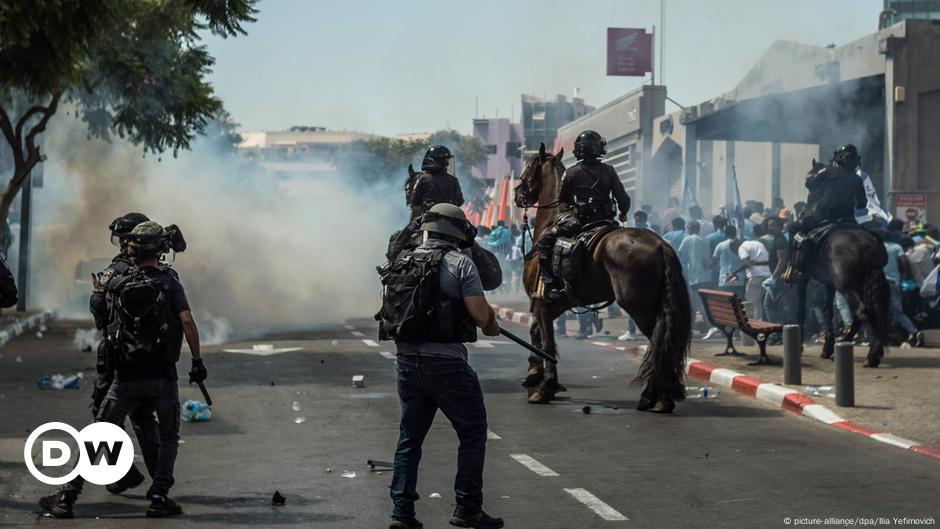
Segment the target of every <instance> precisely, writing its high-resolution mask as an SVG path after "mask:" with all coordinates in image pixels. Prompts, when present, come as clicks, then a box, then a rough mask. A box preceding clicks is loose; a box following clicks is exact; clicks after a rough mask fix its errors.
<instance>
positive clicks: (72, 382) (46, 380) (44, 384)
mask: <svg viewBox="0 0 940 529" xmlns="http://www.w3.org/2000/svg"><path fill="white" fill-rule="evenodd" d="M84 377H85V375H83V374H82V373H75V374H74V375H68V376H66V375H62V374H60V373H56V374H54V375H43V376H41V377H39V378H38V379H37V380H36V385H37V386H39V389H79V388H81V385H82V379H83V378H84Z"/></svg>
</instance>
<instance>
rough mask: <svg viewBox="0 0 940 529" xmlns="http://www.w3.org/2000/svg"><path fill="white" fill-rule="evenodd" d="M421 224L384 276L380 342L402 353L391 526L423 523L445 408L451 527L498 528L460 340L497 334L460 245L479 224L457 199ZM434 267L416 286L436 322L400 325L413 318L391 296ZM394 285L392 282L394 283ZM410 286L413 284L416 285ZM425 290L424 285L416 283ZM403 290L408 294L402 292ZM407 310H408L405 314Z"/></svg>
mask: <svg viewBox="0 0 940 529" xmlns="http://www.w3.org/2000/svg"><path fill="white" fill-rule="evenodd" d="M420 229H421V230H422V231H424V232H426V233H427V239H426V242H424V243H423V244H422V245H421V246H419V247H418V248H417V249H415V250H414V251H413V252H412V251H405V252H404V253H403V254H402V255H401V256H400V257H399V259H398V260H396V262H395V263H393V265H392V267H391V271H390V274H391V275H389V276H386V277H385V278H383V283H385V287H386V290H385V292H386V294H385V300H383V309H382V312H380V313H379V319H380V321H381V322H382V325H381V326H380V328H381V329H382V330H381V336H380V338H382V339H394V340H395V345H396V348H397V352H398V395H399V398H400V400H401V424H400V436H399V439H398V448H397V449H396V451H395V469H394V474H393V476H392V485H391V497H392V503H393V510H392V519H393V520H392V523H391V525H390V526H389V527H390V529H415V528H419V527H422V525H421V522H419V521H418V520H417V519H416V518H415V508H414V503H415V501H416V500H417V499H418V492H417V490H416V488H417V482H418V464H419V463H420V461H421V445H422V444H423V443H424V438H425V436H426V435H427V433H428V430H429V429H430V428H431V423H432V422H433V421H434V416H435V414H436V413H437V410H438V409H440V410H441V411H442V412H443V413H444V415H445V416H446V417H447V418H448V419H449V420H450V422H451V425H452V426H453V428H454V430H456V432H457V437H458V439H459V440H460V446H459V448H458V450H457V452H458V456H457V476H456V479H455V481H454V492H455V494H456V504H457V508H456V510H455V511H454V515H453V518H452V519H451V520H450V523H451V524H452V525H456V526H458V527H475V528H487V529H497V528H500V527H502V526H503V521H502V519H500V518H493V517H491V516H489V515H488V514H486V513H485V512H484V511H483V462H484V455H485V450H486V432H487V423H486V407H485V406H484V403H483V390H482V388H481V387H480V381H479V379H478V378H477V374H476V372H475V371H474V370H473V369H472V368H471V367H470V365H469V364H468V363H467V348H466V346H465V345H464V343H463V342H473V341H476V328H477V327H479V328H480V329H482V330H483V333H484V334H486V335H487V336H496V335H497V334H499V326H498V325H497V323H496V316H495V314H494V313H493V309H492V308H490V305H489V303H488V302H487V300H486V297H485V296H484V294H483V287H482V285H481V283H480V277H479V275H478V273H477V270H476V267H475V266H474V264H473V261H472V260H471V259H470V258H469V257H468V256H467V255H466V254H464V253H462V252H461V251H460V248H466V247H468V246H469V245H470V244H471V243H472V241H473V237H474V234H475V231H476V230H475V229H473V227H472V226H471V225H470V223H469V222H467V219H466V216H465V215H464V213H463V211H462V210H461V209H460V208H459V207H457V206H456V205H455V204H450V203H445V204H437V205H435V206H433V207H431V208H430V210H429V211H428V215H427V216H426V217H425V219H424V222H423V223H422V224H421V225H420ZM419 263H424V264H423V265H421V266H427V267H432V268H434V269H435V270H436V274H432V275H431V276H428V277H435V278H436V279H437V281H435V282H433V284H431V285H429V286H428V290H424V289H422V290H419V291H418V292H421V293H422V297H421V299H420V300H418V301H417V302H416V303H417V304H418V305H421V306H424V304H429V306H430V308H431V310H430V311H423V310H422V311H419V312H420V313H419V314H417V317H419V318H420V317H422V316H423V315H424V314H427V313H431V314H434V315H435V316H434V317H433V321H429V322H427V324H421V325H418V326H414V325H411V326H410V328H408V329H406V327H408V325H402V323H403V322H404V321H408V320H409V319H410V318H411V317H413V316H415V315H411V314H408V313H407V311H406V309H404V308H403V304H399V303H396V302H395V300H394V299H391V298H390V296H401V295H406V296H411V291H408V292H404V291H403V287H404V286H406V285H415V282H416V281H417V280H418V276H419V275H421V271H422V270H427V269H426V268H422V267H421V266H419ZM392 283H393V284H392ZM411 288H412V289H413V288H415V287H411ZM419 288H420V287H419ZM403 292H404V293H403ZM403 311H404V312H403Z"/></svg>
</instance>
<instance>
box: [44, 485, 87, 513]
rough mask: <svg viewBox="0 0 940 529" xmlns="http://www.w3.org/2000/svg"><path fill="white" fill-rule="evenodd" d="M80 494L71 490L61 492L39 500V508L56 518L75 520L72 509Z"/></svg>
mask: <svg viewBox="0 0 940 529" xmlns="http://www.w3.org/2000/svg"><path fill="white" fill-rule="evenodd" d="M77 499H78V494H76V493H75V492H74V491H71V490H60V491H59V492H56V493H55V494H52V495H49V496H44V497H42V498H39V507H40V508H42V510H44V511H46V512H48V513H49V514H51V515H52V516H54V517H56V518H74V517H75V513H74V512H73V511H72V508H73V507H74V506H75V500H77Z"/></svg>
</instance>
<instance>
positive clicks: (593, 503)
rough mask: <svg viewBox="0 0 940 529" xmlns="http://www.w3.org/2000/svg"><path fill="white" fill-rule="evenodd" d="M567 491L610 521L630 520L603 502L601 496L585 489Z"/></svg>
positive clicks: (566, 490)
mask: <svg viewBox="0 0 940 529" xmlns="http://www.w3.org/2000/svg"><path fill="white" fill-rule="evenodd" d="M565 492H567V493H568V494H571V495H572V496H574V499H576V500H578V501H580V502H581V503H583V504H585V505H587V507H588V508H589V509H591V510H592V511H594V512H595V513H597V515H598V516H600V517H601V518H603V519H605V520H607V521H608V522H623V521H626V520H629V518H627V517H626V516H624V515H622V514H620V513H619V512H617V510H616V509H614V508H613V507H611V506H610V505H607V504H606V503H604V502H602V501H601V500H600V498H598V497H597V496H595V495H593V494H591V493H590V492H588V491H587V490H585V489H565Z"/></svg>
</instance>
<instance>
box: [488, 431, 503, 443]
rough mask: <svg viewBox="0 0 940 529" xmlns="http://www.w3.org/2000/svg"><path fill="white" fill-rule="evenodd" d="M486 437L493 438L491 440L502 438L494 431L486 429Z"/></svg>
mask: <svg viewBox="0 0 940 529" xmlns="http://www.w3.org/2000/svg"><path fill="white" fill-rule="evenodd" d="M486 438H487V439H490V440H493V441H496V440H499V439H502V437H500V436H498V435H496V432H494V431H493V430H487V431H486Z"/></svg>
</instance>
